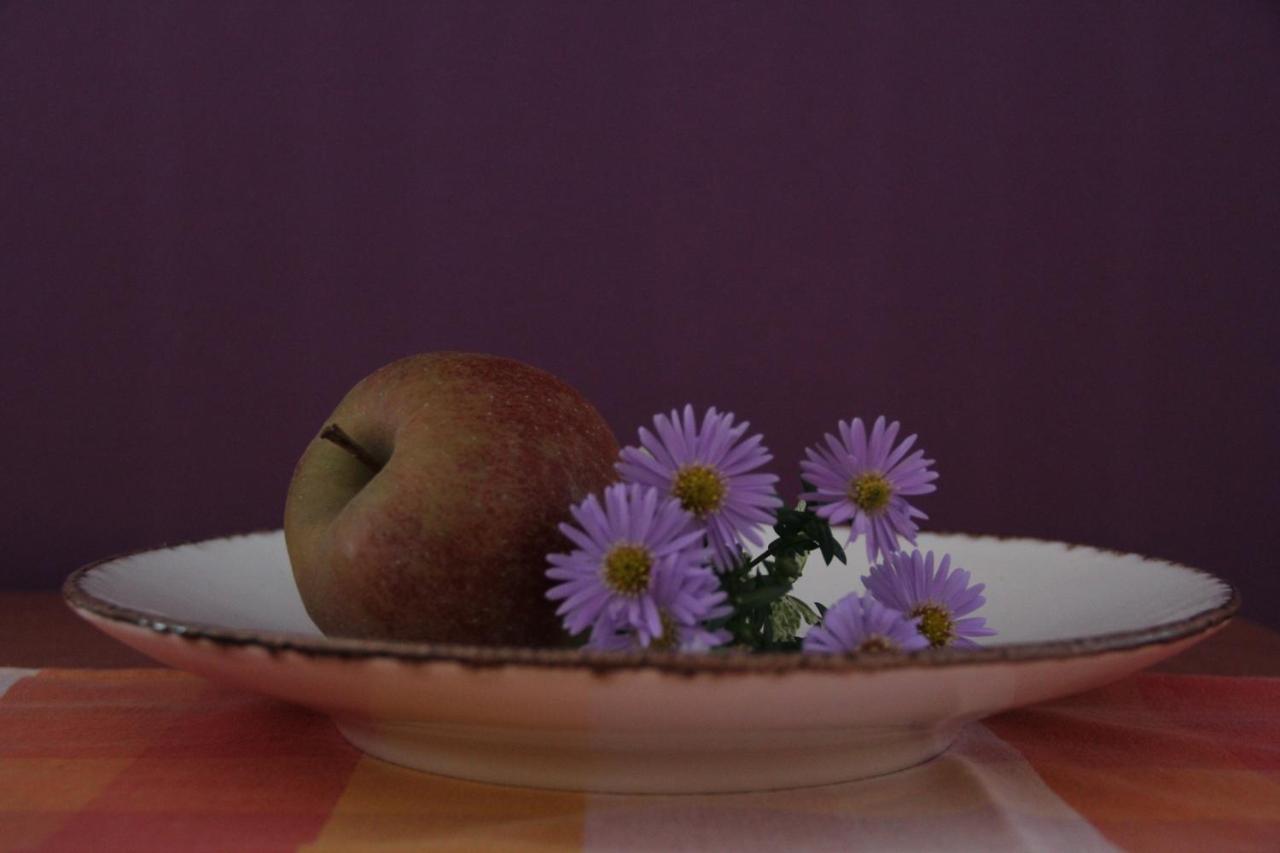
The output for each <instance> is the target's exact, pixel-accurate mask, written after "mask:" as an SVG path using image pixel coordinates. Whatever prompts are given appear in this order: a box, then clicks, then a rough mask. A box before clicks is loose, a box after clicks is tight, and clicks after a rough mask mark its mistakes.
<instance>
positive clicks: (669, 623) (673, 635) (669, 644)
mask: <svg viewBox="0 0 1280 853" xmlns="http://www.w3.org/2000/svg"><path fill="white" fill-rule="evenodd" d="M658 618H659V619H661V620H662V634H661V635H660V636H657V637H654V638H653V639H652V640H650V641H649V648H651V649H653V650H655V651H659V652H669V651H673V650H675V649H677V648H679V646H680V626H679V625H677V624H676V620H674V619H672V618H671V615H670V614H669V613H667V611H665V610H659V611H658Z"/></svg>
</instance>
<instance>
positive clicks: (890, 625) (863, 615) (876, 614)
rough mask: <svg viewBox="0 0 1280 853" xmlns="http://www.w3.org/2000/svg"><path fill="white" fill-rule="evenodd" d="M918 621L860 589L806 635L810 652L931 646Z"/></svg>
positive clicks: (832, 610) (837, 652) (895, 650)
mask: <svg viewBox="0 0 1280 853" xmlns="http://www.w3.org/2000/svg"><path fill="white" fill-rule="evenodd" d="M917 627H918V626H917V625H916V623H915V621H914V620H911V619H908V618H907V617H905V616H903V615H902V613H900V612H899V611H897V610H890V609H889V608H888V607H885V606H884V605H882V604H881V603H880V602H878V601H876V600H875V599H874V598H872V597H871V596H869V595H867V596H861V595H858V594H857V593H856V592H854V593H850V594H849V595H846V596H845V597H844V598H842V599H840V600H839V601H837V602H836V603H835V606H833V607H832V608H831V609H830V610H828V611H827V612H826V614H825V615H824V616H823V617H822V624H821V625H818V626H816V627H814V628H812V629H811V630H810V631H809V633H808V634H806V635H805V638H804V650H805V651H806V652H820V653H823V654H845V653H848V652H864V653H871V652H911V651H915V650H917V649H923V648H927V647H928V645H929V641H928V640H926V639H925V638H924V637H923V636H921V634H920V632H919V630H917Z"/></svg>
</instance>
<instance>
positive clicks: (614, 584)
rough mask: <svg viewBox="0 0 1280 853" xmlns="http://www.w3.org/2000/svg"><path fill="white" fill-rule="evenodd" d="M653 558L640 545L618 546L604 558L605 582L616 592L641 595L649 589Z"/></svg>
mask: <svg viewBox="0 0 1280 853" xmlns="http://www.w3.org/2000/svg"><path fill="white" fill-rule="evenodd" d="M652 567H653V557H651V556H650V555H649V552H648V551H647V550H646V549H644V548H641V547H640V546H639V545H617V546H615V547H614V548H613V550H612V551H610V552H609V553H608V555H607V556H606V557H605V558H604V582H605V583H606V584H608V585H609V588H610V589H612V590H613V591H614V592H620V593H622V594H623V595H639V594H640V593H642V592H644V591H645V590H646V589H648V588H649V569H650V568H652Z"/></svg>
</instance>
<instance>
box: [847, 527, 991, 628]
mask: <svg viewBox="0 0 1280 853" xmlns="http://www.w3.org/2000/svg"><path fill="white" fill-rule="evenodd" d="M862 583H863V584H864V585H865V586H866V588H867V592H869V593H871V595H873V596H875V598H876V599H877V600H878V601H879V602H880V603H881V604H883V605H885V606H886V607H892V608H894V609H895V610H899V611H901V612H903V613H905V614H907V615H908V616H911V617H915V618H918V619H919V628H920V633H921V634H922V635H924V637H925V638H926V639H928V641H929V645H931V646H935V647H938V646H955V647H956V648H960V649H976V648H978V644H977V643H975V642H973V640H971V639H970V637H991V636H994V635H995V633H996V632H995V631H994V630H992V629H991V628H988V627H986V625H987V620H986V619H983V618H981V617H969V614H970V613H972V612H973V611H975V610H977V609H978V608H979V607H981V606H982V605H983V604H985V603H986V599H985V598H983V596H982V590H983V589H985V588H986V585H985V584H973V585H972V586H971V585H970V584H969V573H968V572H967V571H965V570H964V569H960V568H957V569H955V570H952V568H951V555H950V554H943V555H942V561H941V562H939V563H938V565H937V568H936V569H935V567H934V563H933V552H932V551H930V552H929V553H928V554H925V555H924V556H921V554H920V552H919V551H912V552H911V553H910V554H908V553H907V552H905V551H899V552H898V553H896V554H890V555H889V556H888V557H886V558H885V561H884V563H882V564H880V565H877V566H872V567H871V574H869V575H867V576H865V577H863V579H862ZM961 617H969V618H961Z"/></svg>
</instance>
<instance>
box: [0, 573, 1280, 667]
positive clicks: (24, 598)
mask: <svg viewBox="0 0 1280 853" xmlns="http://www.w3.org/2000/svg"><path fill="white" fill-rule="evenodd" d="M0 666H18V667H32V668H41V667H76V668H86V669H94V668H124V667H149V666H159V664H157V663H155V662H154V661H152V660H151V659H150V658H147V657H144V656H143V655H141V654H138V653H137V652H135V651H133V650H132V649H130V648H128V647H126V646H123V645H121V644H120V643H117V642H116V641H115V640H112V639H110V638H108V637H107V636H105V635H104V634H102V633H100V632H99V631H98V630H97V629H95V628H93V627H91V626H89V625H88V624H87V623H86V622H84V621H82V620H81V619H80V618H79V617H77V616H76V615H75V614H74V613H72V612H71V610H70V609H69V608H68V607H67V605H66V604H64V603H63V601H62V596H61V595H59V594H58V593H57V592H45V591H42V592H0ZM1156 670H1157V671H1160V672H1174V673H1186V674H1191V673H1195V674H1201V675H1266V676H1280V632H1276V631H1273V630H1271V629H1269V628H1266V627H1264V626H1262V625H1258V624H1257V623H1254V622H1250V621H1248V620H1244V619H1236V620H1234V621H1233V622H1232V623H1231V624H1229V625H1228V626H1227V627H1226V628H1224V629H1223V630H1222V631H1221V632H1219V633H1218V634H1217V635H1215V636H1213V637H1210V638H1209V639H1208V640H1206V641H1205V642H1203V643H1200V644H1198V645H1196V646H1195V647H1193V648H1191V649H1189V650H1188V651H1186V652H1183V653H1182V654H1180V655H1178V656H1177V657H1175V658H1171V659H1170V660H1168V661H1165V662H1164V663H1163V664H1161V665H1159V666H1158V667H1156Z"/></svg>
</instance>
